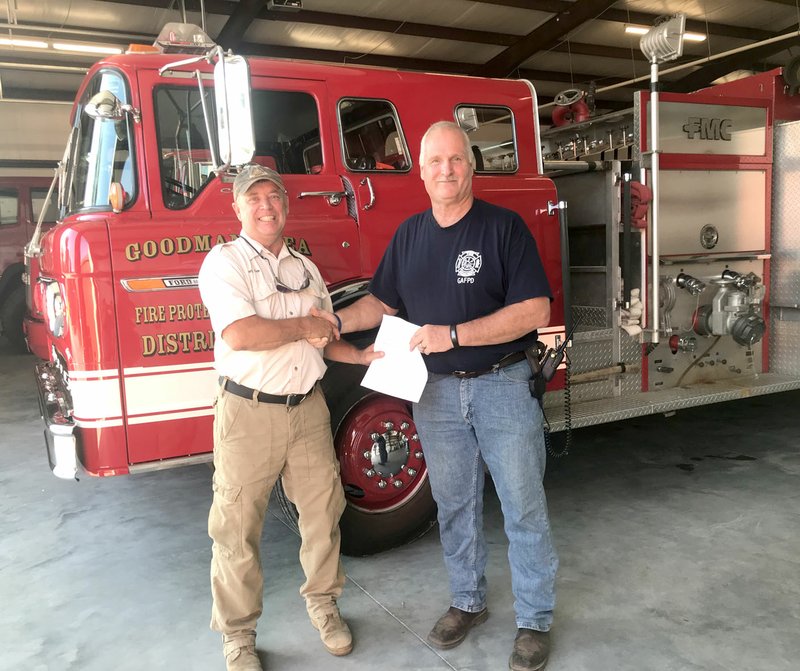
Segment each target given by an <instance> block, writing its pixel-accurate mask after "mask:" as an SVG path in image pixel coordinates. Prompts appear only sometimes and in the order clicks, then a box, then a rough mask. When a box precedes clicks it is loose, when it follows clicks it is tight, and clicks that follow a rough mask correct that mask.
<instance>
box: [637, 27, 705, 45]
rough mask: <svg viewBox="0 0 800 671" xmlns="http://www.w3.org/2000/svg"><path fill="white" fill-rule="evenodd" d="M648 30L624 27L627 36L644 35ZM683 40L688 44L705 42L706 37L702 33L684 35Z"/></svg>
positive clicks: (645, 28)
mask: <svg viewBox="0 0 800 671" xmlns="http://www.w3.org/2000/svg"><path fill="white" fill-rule="evenodd" d="M648 30H650V29H649V28H647V27H646V26H625V32H626V33H627V34H628V35H646V34H647V31H648ZM683 39H684V40H687V41H689V42H705V41H706V35H703V33H684V34H683Z"/></svg>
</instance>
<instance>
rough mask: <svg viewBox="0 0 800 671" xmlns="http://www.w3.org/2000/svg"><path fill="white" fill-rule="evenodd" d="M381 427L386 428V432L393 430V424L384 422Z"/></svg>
mask: <svg viewBox="0 0 800 671" xmlns="http://www.w3.org/2000/svg"><path fill="white" fill-rule="evenodd" d="M383 426H384V427H386V430H387V431H391V430H392V429H393V428H394V422H384V423H383Z"/></svg>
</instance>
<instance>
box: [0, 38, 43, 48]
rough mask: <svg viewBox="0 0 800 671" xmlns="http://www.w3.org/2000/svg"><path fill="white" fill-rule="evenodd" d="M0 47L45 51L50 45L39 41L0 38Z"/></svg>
mask: <svg viewBox="0 0 800 671" xmlns="http://www.w3.org/2000/svg"><path fill="white" fill-rule="evenodd" d="M0 46H3V47H25V48H27V49H47V48H48V47H49V46H50V45H49V44H47V42H42V41H41V40H21V39H18V38H16V37H0Z"/></svg>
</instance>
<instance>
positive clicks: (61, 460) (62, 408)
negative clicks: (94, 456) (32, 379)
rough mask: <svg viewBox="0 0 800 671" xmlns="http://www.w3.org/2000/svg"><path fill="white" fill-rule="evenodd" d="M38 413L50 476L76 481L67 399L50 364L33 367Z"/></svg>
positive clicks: (72, 425)
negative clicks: (39, 412)
mask: <svg viewBox="0 0 800 671" xmlns="http://www.w3.org/2000/svg"><path fill="white" fill-rule="evenodd" d="M36 389H37V391H38V395H39V410H40V411H41V413H42V419H43V420H44V426H45V429H44V439H45V444H46V446H47V459H48V461H49V462H50V469H51V470H52V471H53V474H54V475H56V476H57V477H59V478H64V479H65V480H73V479H77V475H78V470H79V462H78V448H77V440H76V438H75V436H74V431H75V422H74V421H73V420H72V417H71V408H70V406H69V401H68V399H69V395H68V394H67V390H66V388H65V386H64V383H63V379H62V377H61V374H60V373H59V371H58V369H57V368H56V367H55V366H53V364H52V363H49V362H48V363H40V364H37V366H36Z"/></svg>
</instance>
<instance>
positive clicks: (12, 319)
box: [0, 285, 28, 352]
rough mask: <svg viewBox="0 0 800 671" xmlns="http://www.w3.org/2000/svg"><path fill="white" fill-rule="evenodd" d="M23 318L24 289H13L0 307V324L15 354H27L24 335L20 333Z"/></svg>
mask: <svg viewBox="0 0 800 671" xmlns="http://www.w3.org/2000/svg"><path fill="white" fill-rule="evenodd" d="M24 316H25V287H24V286H23V285H20V286H18V287H16V288H15V289H13V290H12V291H11V293H10V294H9V295H8V297H7V298H6V300H5V301H4V302H3V304H2V306H0V323H2V325H3V334H4V335H5V337H6V338H7V339H8V341H9V342H10V343H11V345H12V346H13V347H14V349H15V350H16V351H17V352H27V351H28V346H27V345H26V344H25V334H24V333H23V332H22V319H23V317H24Z"/></svg>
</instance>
